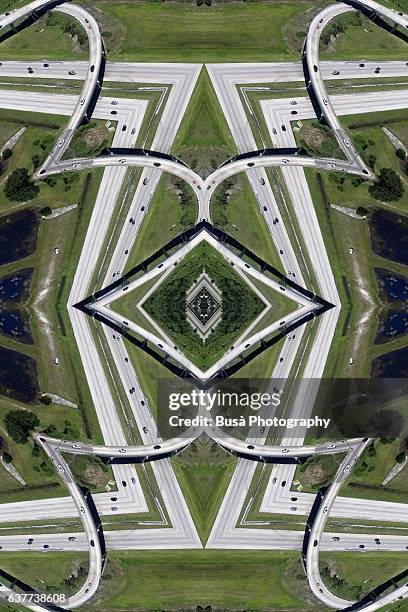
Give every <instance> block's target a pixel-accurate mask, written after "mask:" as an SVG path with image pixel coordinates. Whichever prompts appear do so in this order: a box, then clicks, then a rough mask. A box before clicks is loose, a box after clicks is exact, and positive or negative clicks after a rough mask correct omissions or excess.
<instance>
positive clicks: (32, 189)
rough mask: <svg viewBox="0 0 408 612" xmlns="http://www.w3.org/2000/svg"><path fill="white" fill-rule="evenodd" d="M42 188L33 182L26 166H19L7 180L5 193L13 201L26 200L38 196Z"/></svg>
mask: <svg viewBox="0 0 408 612" xmlns="http://www.w3.org/2000/svg"><path fill="white" fill-rule="evenodd" d="M39 191H40V188H39V187H38V185H36V184H35V183H33V181H32V180H31V178H30V176H29V174H28V171H27V169H26V168H17V169H16V170H14V172H12V173H11V174H10V176H9V177H8V179H7V181H6V186H5V188H4V193H5V195H6V197H7V198H8V199H9V200H11V201H12V202H25V201H27V200H33V199H34V198H35V197H37V195H38V193H39Z"/></svg>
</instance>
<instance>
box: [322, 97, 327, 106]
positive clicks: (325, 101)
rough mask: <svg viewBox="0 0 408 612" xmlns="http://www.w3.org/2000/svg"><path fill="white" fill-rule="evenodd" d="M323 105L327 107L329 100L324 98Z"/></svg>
mask: <svg viewBox="0 0 408 612" xmlns="http://www.w3.org/2000/svg"><path fill="white" fill-rule="evenodd" d="M323 104H324V105H325V106H327V104H328V102H327V99H326V98H323Z"/></svg>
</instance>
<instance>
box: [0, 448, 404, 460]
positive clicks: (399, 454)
mask: <svg viewBox="0 0 408 612" xmlns="http://www.w3.org/2000/svg"><path fill="white" fill-rule="evenodd" d="M3 456H4V453H3ZM405 457H406V454H405V451H401V452H400V453H398V455H397V456H396V457H395V461H396V462H397V463H403V462H404V461H405Z"/></svg>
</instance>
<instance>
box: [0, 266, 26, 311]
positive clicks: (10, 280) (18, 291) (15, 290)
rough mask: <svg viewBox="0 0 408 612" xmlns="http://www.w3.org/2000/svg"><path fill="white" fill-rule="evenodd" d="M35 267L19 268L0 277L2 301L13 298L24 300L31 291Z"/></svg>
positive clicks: (18, 300) (15, 300)
mask: <svg viewBox="0 0 408 612" xmlns="http://www.w3.org/2000/svg"><path fill="white" fill-rule="evenodd" d="M32 275H33V268H24V269H22V270H17V271H16V272H12V273H11V274H7V276H3V277H2V278H0V303H1V302H2V301H5V302H7V301H9V300H12V301H13V302H24V301H26V300H27V298H28V295H29V293H30V285H31V277H32Z"/></svg>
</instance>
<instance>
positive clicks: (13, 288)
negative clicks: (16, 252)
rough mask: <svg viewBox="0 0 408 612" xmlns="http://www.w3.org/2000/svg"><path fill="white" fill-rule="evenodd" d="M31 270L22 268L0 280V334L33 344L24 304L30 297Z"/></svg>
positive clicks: (28, 318)
mask: <svg viewBox="0 0 408 612" xmlns="http://www.w3.org/2000/svg"><path fill="white" fill-rule="evenodd" d="M32 274H33V268H24V269H23V270H18V271H16V272H12V273H11V274H8V275H7V276H3V278H0V334H2V335H3V336H6V337H8V338H12V339H13V340H19V341H20V342H24V343H25V344H33V338H32V335H31V327H30V317H29V314H28V312H27V311H26V309H25V308H24V304H25V302H26V300H27V299H28V296H29V295H30V287H31V278H32Z"/></svg>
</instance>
